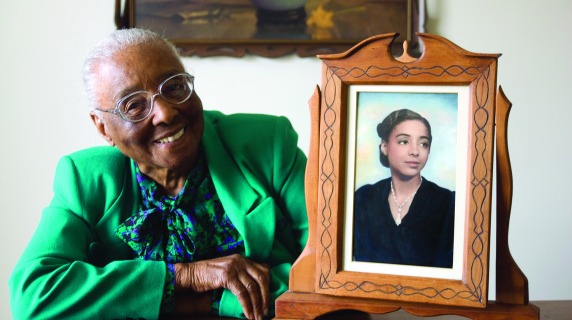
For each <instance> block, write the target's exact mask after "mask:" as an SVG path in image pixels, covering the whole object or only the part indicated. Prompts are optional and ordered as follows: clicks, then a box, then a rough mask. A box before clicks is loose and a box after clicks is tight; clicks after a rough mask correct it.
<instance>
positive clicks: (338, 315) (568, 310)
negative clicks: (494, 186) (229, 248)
mask: <svg viewBox="0 0 572 320" xmlns="http://www.w3.org/2000/svg"><path fill="white" fill-rule="evenodd" d="M531 303H532V304H534V305H535V306H537V307H539V308H540V319H542V320H570V319H572V300H562V301H532V302H531ZM165 319H169V320H182V319H189V320H228V319H231V318H221V317H214V316H199V317H191V318H186V317H185V318H182V317H168V318H165ZM413 319H417V320H419V319H431V320H458V319H464V320H466V319H467V318H465V317H459V316H437V317H427V318H426V317H417V316H413V315H410V314H408V313H407V312H405V311H403V310H398V311H395V312H392V313H386V314H365V313H360V312H349V311H346V312H335V313H331V314H328V315H324V316H321V317H318V318H316V320H413Z"/></svg>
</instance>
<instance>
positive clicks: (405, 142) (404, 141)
mask: <svg viewBox="0 0 572 320" xmlns="http://www.w3.org/2000/svg"><path fill="white" fill-rule="evenodd" d="M397 143H398V144H407V140H398V141H397Z"/></svg>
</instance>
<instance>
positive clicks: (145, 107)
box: [96, 73, 195, 122]
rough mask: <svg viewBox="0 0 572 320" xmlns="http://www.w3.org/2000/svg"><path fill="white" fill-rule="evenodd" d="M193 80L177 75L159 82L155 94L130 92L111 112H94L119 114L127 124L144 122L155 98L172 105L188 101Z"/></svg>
mask: <svg viewBox="0 0 572 320" xmlns="http://www.w3.org/2000/svg"><path fill="white" fill-rule="evenodd" d="M194 79H195V77H193V76H191V75H190V74H188V73H179V74H176V75H173V76H170V77H169V78H167V79H165V81H163V82H161V84H160V85H159V88H158V89H157V93H155V94H152V93H151V92H149V91H144V90H141V91H136V92H132V93H130V94H128V95H126V96H125V97H123V98H121V99H120V100H119V102H117V106H116V107H115V109H113V110H104V109H99V108H97V109H96V110H99V111H103V112H109V113H113V114H119V116H121V118H123V120H125V121H129V122H139V121H143V120H145V119H146V118H147V117H148V116H149V115H150V114H151V111H153V105H154V102H155V98H156V97H157V96H161V97H162V98H163V99H165V101H167V102H169V103H172V104H181V103H184V102H185V101H187V100H189V98H190V97H191V95H192V94H193V89H194Z"/></svg>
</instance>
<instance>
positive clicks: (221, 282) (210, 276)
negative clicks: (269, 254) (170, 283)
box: [175, 254, 270, 319]
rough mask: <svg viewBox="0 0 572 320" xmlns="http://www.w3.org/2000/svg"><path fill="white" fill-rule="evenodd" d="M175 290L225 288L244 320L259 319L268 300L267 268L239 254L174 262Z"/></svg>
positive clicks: (265, 313) (266, 310)
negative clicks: (238, 304)
mask: <svg viewBox="0 0 572 320" xmlns="http://www.w3.org/2000/svg"><path fill="white" fill-rule="evenodd" d="M175 274H176V275H175V292H177V293H182V292H188V291H192V292H196V293H202V292H207V291H211V290H215V289H219V288H226V289H229V290H230V291H232V293H233V294H234V295H235V296H236V297H237V298H238V301H239V302H240V304H241V306H242V309H243V311H244V315H245V316H246V317H247V318H248V319H262V317H263V316H264V315H267V314H268V307H269V303H270V292H269V286H270V270H269V268H268V267H267V266H265V265H263V264H260V263H256V262H254V261H251V260H249V259H246V258H244V257H243V256H241V255H239V254H234V255H231V256H226V257H221V258H217V259H212V260H203V261H197V262H192V263H177V264H175Z"/></svg>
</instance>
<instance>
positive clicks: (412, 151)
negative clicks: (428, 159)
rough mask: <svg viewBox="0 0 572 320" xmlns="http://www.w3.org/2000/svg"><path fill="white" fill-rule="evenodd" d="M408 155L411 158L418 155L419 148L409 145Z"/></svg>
mask: <svg viewBox="0 0 572 320" xmlns="http://www.w3.org/2000/svg"><path fill="white" fill-rule="evenodd" d="M409 154H410V155H412V156H418V155H419V147H418V146H417V145H416V144H413V143H412V144H411V145H410V147H409Z"/></svg>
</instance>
